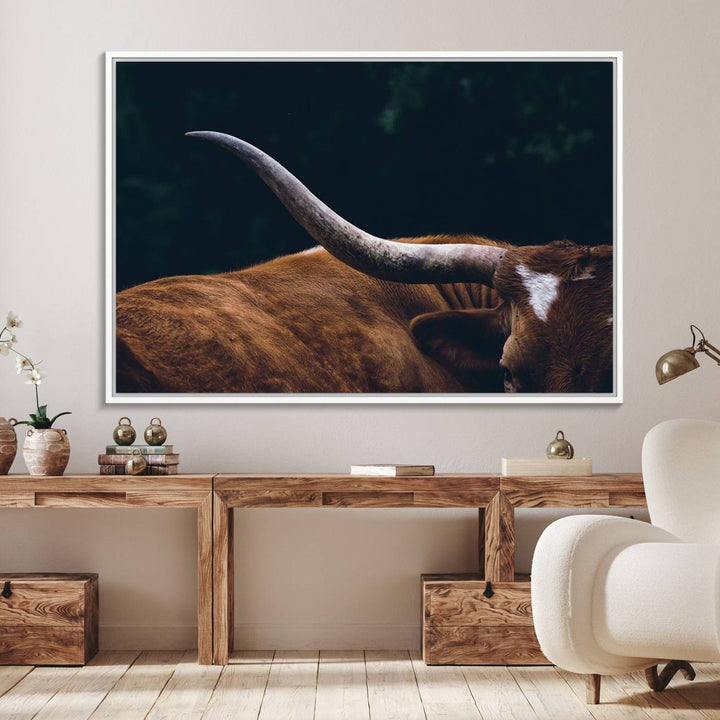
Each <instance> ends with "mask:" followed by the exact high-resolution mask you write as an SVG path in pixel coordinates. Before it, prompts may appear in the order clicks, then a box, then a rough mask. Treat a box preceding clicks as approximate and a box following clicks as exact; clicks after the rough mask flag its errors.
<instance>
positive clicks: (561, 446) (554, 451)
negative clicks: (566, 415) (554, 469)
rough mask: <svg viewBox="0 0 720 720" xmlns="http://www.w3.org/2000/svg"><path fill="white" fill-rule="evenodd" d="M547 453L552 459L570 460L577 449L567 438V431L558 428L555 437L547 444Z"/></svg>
mask: <svg viewBox="0 0 720 720" xmlns="http://www.w3.org/2000/svg"><path fill="white" fill-rule="evenodd" d="M545 454H546V455H547V456H548V457H549V458H552V459H557V460H570V459H571V458H572V456H573V455H574V454H575V449H574V448H573V446H572V445H571V444H570V443H569V442H568V441H567V440H566V439H565V433H564V432H563V431H562V430H558V431H557V435H556V436H555V439H554V440H553V441H552V442H551V443H550V444H549V445H548V446H547V450H546V451H545Z"/></svg>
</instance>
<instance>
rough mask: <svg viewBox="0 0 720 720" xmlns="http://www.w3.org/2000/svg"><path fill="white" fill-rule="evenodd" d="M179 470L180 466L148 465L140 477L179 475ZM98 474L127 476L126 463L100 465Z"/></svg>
mask: <svg viewBox="0 0 720 720" xmlns="http://www.w3.org/2000/svg"><path fill="white" fill-rule="evenodd" d="M179 468H180V466H179V465H148V466H147V467H146V468H145V470H144V471H143V472H141V473H140V475H177V474H178V471H179ZM98 474H99V475H127V473H126V472H125V464H124V463H123V464H122V465H100V466H99V473H98ZM135 477H138V476H135Z"/></svg>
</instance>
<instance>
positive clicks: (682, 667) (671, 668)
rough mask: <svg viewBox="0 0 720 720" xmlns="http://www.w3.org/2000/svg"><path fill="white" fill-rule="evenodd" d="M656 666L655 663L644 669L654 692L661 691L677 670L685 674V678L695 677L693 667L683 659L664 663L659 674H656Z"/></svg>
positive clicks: (692, 678)
mask: <svg viewBox="0 0 720 720" xmlns="http://www.w3.org/2000/svg"><path fill="white" fill-rule="evenodd" d="M657 668H658V666H657V665H653V666H652V667H649V668H647V670H645V678H646V679H647V683H648V685H649V686H650V689H651V690H655V691H656V692H662V691H663V690H664V689H665V688H666V687H667V686H668V683H669V682H670V681H671V680H672V679H673V677H675V674H676V673H677V672H678V671H679V672H681V673H682V674H683V675H684V676H685V679H686V680H694V679H695V670H694V669H693V666H692V665H691V664H690V663H689V662H687V661H685V660H671V661H670V662H669V663H668V664H667V665H665V667H664V668H663V669H662V672H660V674H658V669H657Z"/></svg>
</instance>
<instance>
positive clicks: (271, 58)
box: [105, 51, 623, 404]
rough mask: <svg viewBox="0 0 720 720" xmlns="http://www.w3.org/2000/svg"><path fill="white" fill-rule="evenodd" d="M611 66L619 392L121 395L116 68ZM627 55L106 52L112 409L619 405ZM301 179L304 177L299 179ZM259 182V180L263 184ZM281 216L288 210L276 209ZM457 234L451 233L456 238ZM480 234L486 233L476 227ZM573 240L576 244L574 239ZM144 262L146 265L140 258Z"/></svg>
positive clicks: (615, 384) (616, 376) (109, 382)
mask: <svg viewBox="0 0 720 720" xmlns="http://www.w3.org/2000/svg"><path fill="white" fill-rule="evenodd" d="M278 61H280V62H287V61H297V62H308V61H313V62H338V61H339V62H358V61H370V62H401V61H407V62H455V61H457V62H520V63H523V62H529V61H532V62H535V61H538V62H548V63H551V62H578V63H588V62H590V63H592V62H608V63H611V64H612V68H613V86H614V87H613V99H612V117H613V158H612V165H613V173H614V178H613V208H612V217H613V238H612V245H613V250H614V252H613V263H614V269H613V278H614V282H613V290H612V292H613V315H612V317H613V321H614V323H613V389H612V392H602V393H582V392H579V393H552V392H541V393H477V392H475V393H473V392H468V393H465V392H457V393H456V392H453V393H426V392H421V393H402V392H399V393H368V392H362V393H308V392H295V393H254V392H247V393H236V392H229V393H224V392H223V393H202V392H199V393H198V392H187V393H174V392H118V391H117V389H116V344H115V333H116V324H115V320H116V318H115V298H116V293H117V284H116V257H117V255H116V252H117V242H118V238H117V234H116V229H117V222H116V220H117V215H116V210H117V208H116V180H117V178H116V165H117V163H116V160H117V157H116V135H115V134H116V110H117V96H116V69H117V67H118V64H120V63H138V62H152V63H158V62H162V63H170V62H172V63H178V62H211V63H212V62H245V63H247V62H260V63H267V62H278ZM622 61H623V57H622V52H619V51H597V52H478V53H469V52H448V53H444V52H443V53H439V52H422V53H408V52H382V53H377V52H372V53H370V52H364V53H340V52H332V53H320V52H307V53H297V52H293V53H285V52H264V53H262V52H248V53H237V52H222V53H221V52H214V53H209V52H203V53H193V52H157V53H154V52H152V53H151V52H107V53H106V156H105V167H106V199H105V202H106V207H105V209H106V228H105V235H106V316H105V319H106V323H105V328H106V338H105V342H106V345H105V348H106V369H105V388H106V394H105V400H106V402H107V403H110V404H159V403H172V404H178V403H180V404H185V403H190V404H196V403H205V404H214V403H242V404H249V403H250V404H251V403H257V404H278V403H280V404H283V403H293V404H294V403H301V404H319V403H320V404H353V403H381V404H383V403H386V404H426V403H428V404H538V403H541V404H558V403H565V404H618V403H622V399H623V362H622V358H623V353H622V338H623V332H622V321H623V304H622V297H623V289H622V277H623V272H622V248H623V232H622V228H623V205H622V198H623V170H622V154H623V103H622V98H623V84H622V83H623V80H622V78H623V73H622ZM301 179H302V178H301ZM258 182H259V181H258ZM278 207H279V209H278V212H284V210H283V209H282V208H281V207H280V206H278ZM450 231H451V230H448V232H450ZM478 231H479V232H482V228H478ZM571 239H573V238H571ZM139 262H141V259H140V260H139Z"/></svg>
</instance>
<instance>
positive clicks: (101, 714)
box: [90, 650, 183, 720]
mask: <svg viewBox="0 0 720 720" xmlns="http://www.w3.org/2000/svg"><path fill="white" fill-rule="evenodd" d="M182 656H183V653H182V651H180V650H174V651H173V650H167V651H162V650H156V651H146V652H143V653H142V654H141V655H140V657H139V658H138V659H137V660H135V662H134V663H133V665H132V667H131V668H130V669H129V670H128V671H127V672H126V673H125V674H124V675H123V676H122V677H121V678H120V680H119V681H118V682H117V683H116V684H115V687H113V688H112V690H110V692H109V693H108V694H107V695H106V696H105V699H104V700H103V701H102V702H101V703H100V705H99V706H98V708H97V709H96V710H95V712H94V713H93V714H92V715H91V716H90V717H91V720H135V719H136V718H144V717H145V716H146V715H147V714H148V712H150V709H151V708H152V706H153V705H154V704H155V702H156V700H157V699H158V697H159V696H160V693H161V692H162V691H163V689H164V688H165V685H166V684H167V682H168V680H170V678H171V677H172V674H173V672H174V671H175V666H176V665H177V664H178V663H179V662H180V661H181V660H182Z"/></svg>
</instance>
